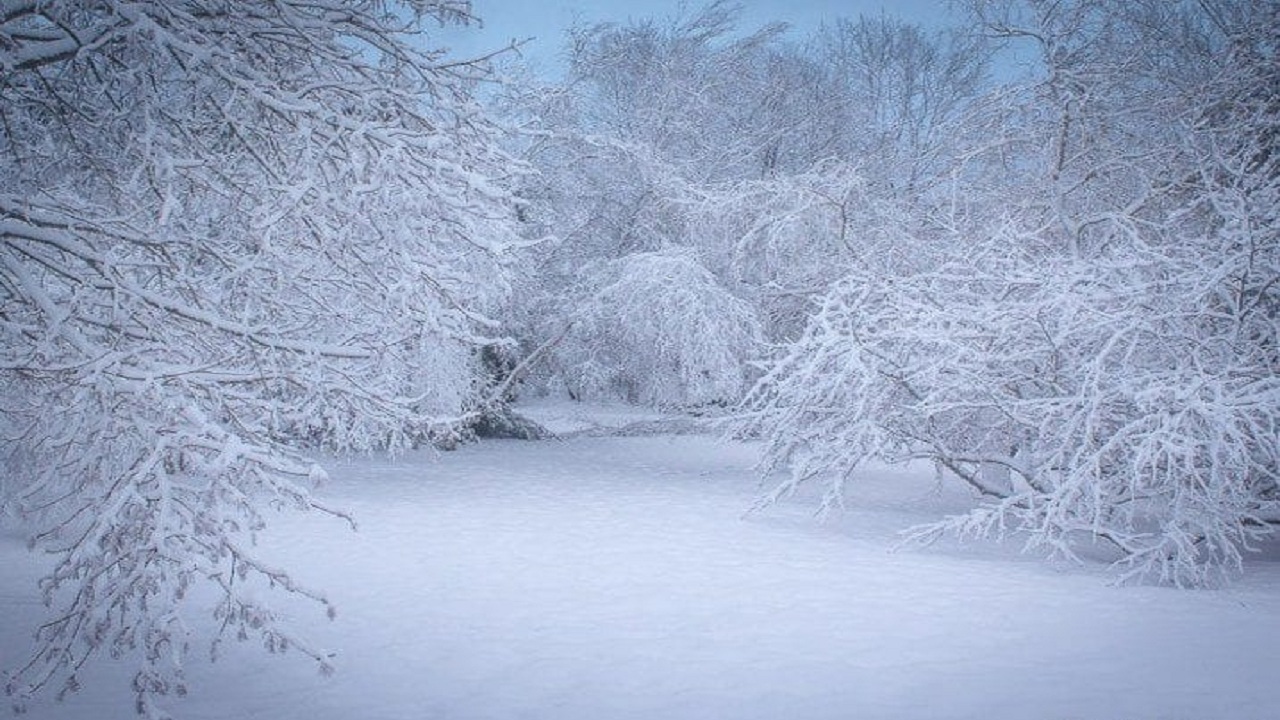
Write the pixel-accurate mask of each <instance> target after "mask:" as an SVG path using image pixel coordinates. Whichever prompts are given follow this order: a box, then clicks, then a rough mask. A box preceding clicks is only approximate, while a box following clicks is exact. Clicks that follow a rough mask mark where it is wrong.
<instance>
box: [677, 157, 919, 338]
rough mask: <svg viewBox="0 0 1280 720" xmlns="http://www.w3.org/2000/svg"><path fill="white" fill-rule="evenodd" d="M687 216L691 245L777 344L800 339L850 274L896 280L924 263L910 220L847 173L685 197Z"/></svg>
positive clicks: (835, 170) (832, 166) (827, 170)
mask: <svg viewBox="0 0 1280 720" xmlns="http://www.w3.org/2000/svg"><path fill="white" fill-rule="evenodd" d="M680 206H681V208H682V211H683V212H684V214H685V217H686V220H685V227H686V228H687V232H688V240H689V242H691V243H693V244H695V245H696V246H697V247H698V248H699V250H700V251H701V252H702V253H703V254H704V255H705V256H707V258H708V261H707V264H708V266H709V267H710V268H711V269H712V271H713V272H714V273H715V274H716V275H717V276H718V277H720V278H721V279H722V282H723V283H724V284H725V285H726V286H727V287H729V288H732V289H733V291H734V292H735V293H736V294H738V295H740V296H741V297H744V298H746V299H747V300H748V301H749V302H751V303H752V305H753V306H754V307H755V308H756V309H757V312H758V313H759V314H760V315H761V316H762V318H763V319H764V324H765V328H766V332H767V335H768V337H769V338H770V339H771V340H774V341H777V340H780V339H786V340H793V339H795V338H796V337H797V336H798V335H799V334H800V332H801V330H802V329H803V328H804V325H805V320H806V318H807V317H808V316H809V315H810V314H811V313H812V312H813V310H814V307H815V299H816V298H819V297H821V296H822V294H823V293H825V292H826V291H827V289H828V288H829V287H830V286H831V285H832V283H834V282H835V281H836V280H838V279H840V277H841V276H842V275H843V274H844V273H845V272H847V269H848V268H849V267H857V268H861V269H863V270H864V271H866V272H869V273H872V274H874V275H876V276H878V277H889V276H893V275H897V274H901V273H905V272H908V271H909V270H910V269H911V268H914V267H916V266H917V265H918V263H919V261H920V257H919V255H918V253H909V252H908V249H909V248H911V247H912V244H911V242H910V235H909V233H910V224H911V222H912V217H911V215H910V213H908V212H906V211H905V210H904V209H903V208H902V207H901V206H900V203H898V202H895V201H894V200H893V199H892V198H890V197H886V195H885V194H884V193H883V192H881V191H879V190H877V189H876V188H874V187H872V186H871V184H870V183H869V182H868V181H867V180H866V178H865V177H864V176H863V175H862V173H861V171H860V169H859V168H858V167H856V166H854V165H852V164H849V163H844V162H836V161H831V162H823V163H818V164H816V165H815V166H814V167H812V168H810V169H809V170H807V171H805V172H802V173H795V174H791V175H781V176H777V177H771V178H765V179H760V180H747V181H742V182H736V183H732V184H727V185H723V186H720V187H717V188H714V189H708V190H702V191H700V192H697V193H696V194H694V193H687V194H686V196H685V199H684V201H683V202H681V203H680Z"/></svg>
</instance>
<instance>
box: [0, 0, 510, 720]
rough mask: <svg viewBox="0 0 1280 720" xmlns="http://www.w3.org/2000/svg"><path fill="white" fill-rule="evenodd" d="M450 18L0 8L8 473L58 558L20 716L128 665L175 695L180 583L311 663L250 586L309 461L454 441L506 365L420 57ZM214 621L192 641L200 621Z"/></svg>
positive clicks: (459, 80)
mask: <svg viewBox="0 0 1280 720" xmlns="http://www.w3.org/2000/svg"><path fill="white" fill-rule="evenodd" d="M468 11H469V10H468V6H467V4H466V3H463V2H452V1H445V2H429V1H423V0H417V1H406V2H403V3H388V2H379V1H374V0H367V1H356V2H336V1H335V2H328V1H323V2H293V1H292V0H254V1H250V2H242V3H231V4H228V3H224V2H211V1H205V0H165V1H164V2H158V1H157V2H123V1H121V2H114V1H108V0H96V1H91V2H85V1H83V0H75V1H68V2H59V1H56V0H54V1H51V2H40V3H24V2H19V3H16V4H12V3H11V4H9V5H7V6H6V7H5V8H4V10H3V11H0V66H2V67H3V71H2V72H0V116H2V117H0V333H3V339H2V340H0V388H3V390H4V392H3V395H2V396H0V397H2V398H3V400H2V402H3V406H4V407H3V412H2V413H0V418H2V419H0V430H3V438H4V440H3V444H2V445H0V460H3V463H4V464H3V470H4V473H5V477H6V480H5V483H4V490H5V496H4V497H3V498H0V501H3V502H4V503H6V504H7V505H9V506H10V507H13V508H15V509H16V510H18V511H19V512H20V513H22V514H23V515H24V516H25V517H26V519H27V521H28V522H29V523H31V526H32V527H34V528H35V529H34V532H35V533H36V536H35V545H36V546H37V547H38V548H40V549H42V550H46V551H49V552H51V553H52V558H53V560H54V569H53V570H52V571H51V573H50V575H49V576H48V577H47V578H46V579H45V581H44V583H43V586H44V590H45V592H46V598H47V599H48V600H49V602H50V604H51V607H52V611H51V612H52V614H51V617H50V621H49V623H48V624H46V625H44V626H42V628H41V629H40V632H39V636H38V643H37V650H36V654H35V656H34V657H33V658H32V659H31V661H30V662H29V663H28V664H26V665H25V666H24V667H22V668H16V669H15V670H16V674H14V675H13V676H12V677H11V678H10V679H9V681H8V683H7V685H8V687H7V690H8V691H9V693H10V694H11V695H13V696H14V697H15V698H17V699H18V700H19V701H20V700H21V699H22V698H24V697H27V696H28V695H30V694H32V693H34V692H37V691H39V690H42V689H46V688H50V687H53V688H55V689H56V688H57V687H58V686H61V687H63V688H66V689H73V688H74V687H75V685H76V680H75V674H76V671H77V670H78V668H80V667H81V666H82V665H83V664H84V663H85V662H87V661H89V660H90V659H91V658H92V657H93V656H95V655H98V654H101V653H108V654H112V655H129V656H130V657H135V658H138V659H139V661H140V662H141V668H140V670H139V673H138V675H137V678H136V680H135V690H136V691H137V695H138V702H139V708H140V710H142V711H144V712H146V713H148V714H160V713H162V711H161V710H160V709H159V708H158V706H157V705H156V704H155V699H156V697H157V696H159V695H165V694H168V693H172V692H180V691H181V667H182V661H183V657H184V655H185V651H186V648H187V645H188V643H190V642H191V641H193V640H194V639H195V637H194V635H193V634H192V633H191V632H189V631H188V629H187V625H186V623H187V620H188V618H190V617H191V616H192V615H191V611H192V610H195V611H196V612H202V611H203V610H204V609H202V608H198V607H197V608H187V607H186V605H185V603H187V602H190V598H191V594H189V593H188V588H190V587H196V586H200V587H204V588H213V589H215V590H216V591H217V594H218V596H219V597H220V600H218V601H217V604H216V606H215V607H214V608H213V614H214V616H215V618H217V620H218V622H219V623H220V624H221V626H222V628H223V632H226V633H237V634H243V635H245V636H248V635H257V636H258V637H260V638H261V639H262V641H263V642H264V643H265V644H266V646H267V647H268V648H270V649H273V650H279V649H284V648H286V647H294V648H298V649H301V650H302V652H304V653H305V654H308V655H310V656H312V657H313V658H314V659H315V660H316V661H317V662H318V663H319V664H320V666H321V668H322V669H324V668H327V667H328V661H327V656H326V655H325V654H324V653H323V652H321V651H319V650H314V649H310V648H308V647H307V646H306V645H305V643H302V642H300V641H299V639H297V638H292V637H290V636H289V634H288V632H287V629H286V628H284V627H282V626H281V625H279V624H278V623H277V622H276V621H275V618H274V616H273V615H272V612H271V610H270V608H268V607H266V606H265V605H262V604H260V603H257V602H255V601H252V600H250V599H249V598H250V597H251V596H250V595H248V594H245V593H242V592H241V590H242V589H243V588H244V587H247V586H250V585H253V584H255V583H256V584H267V585H271V586H281V587H283V588H284V589H286V590H289V591H293V592H297V593H301V594H302V595H304V596H308V597H312V598H314V599H316V600H317V601H319V602H321V603H323V604H327V603H326V601H325V600H324V597H323V595H321V594H319V593H316V592H313V591H310V590H307V589H306V588H305V587H303V586H301V585H299V584H298V583H296V582H295V581H294V580H293V579H292V578H290V577H289V575H288V574H287V573H285V572H284V571H282V570H280V569H277V568H273V567H271V566H269V565H266V564H264V563H263V562H262V561H261V560H260V559H259V558H257V557H256V556H255V555H254V552H255V551H254V549H253V537H254V533H255V532H257V531H258V530H259V529H261V528H262V527H263V522H264V511H265V510H266V509H268V508H271V509H275V508H304V509H305V508H314V507H318V506H317V504H316V501H315V500H313V499H312V498H311V497H310V496H309V495H308V492H307V490H308V487H309V486H310V485H311V484H312V482H313V481H314V480H315V479H316V478H318V477H320V476H321V474H322V473H320V471H319V469H318V468H317V467H316V466H315V465H314V464H313V463H312V462H311V461H310V460H308V459H307V458H306V457H304V456H303V455H302V454H300V453H301V452H302V451H303V450H306V449H328V450H338V451H344V450H363V449H371V448H383V447H392V448H394V447H398V446H404V445H406V444H409V443H414V442H419V441H423V440H426V441H434V440H441V439H445V440H447V439H448V438H450V437H452V436H454V435H456V434H457V433H458V431H459V429H460V428H459V425H460V424H462V423H463V422H465V421H466V418H467V417H468V414H467V413H468V409H469V408H470V407H472V406H474V404H475V402H476V400H477V396H478V394H479V393H480V389H481V388H482V387H483V386H484V382H483V378H482V377H481V373H482V371H481V367H480V362H479V360H478V356H479V354H480V350H481V348H484V347H487V346H490V345H494V344H497V343H500V342H502V339H501V338H500V337H498V336H497V328H496V322H495V321H494V320H492V319H491V318H490V315H491V314H493V313H496V312H497V310H498V309H499V308H501V307H502V305H503V303H504V302H505V300H506V295H507V292H508V288H507V283H506V280H505V278H506V277H507V268H506V264H505V260H504V252H505V250H504V248H505V246H506V244H507V242H508V241H509V240H512V239H514V237H515V235H514V230H513V227H512V225H513V221H512V219H511V216H512V212H511V208H512V203H511V201H510V198H509V197H508V194H507V192H506V190H505V189H504V187H505V185H504V183H505V178H508V177H510V176H511V175H512V174H513V173H519V172H520V166H519V165H518V164H517V163H513V162H512V161H511V159H510V158H509V157H507V156H506V155H505V154H504V153H503V152H502V151H501V150H500V149H499V145H500V143H499V140H500V136H499V132H498V130H497V129H496V128H495V127H494V125H493V124H491V123H490V122H489V121H488V120H487V119H486V118H485V116H483V115H482V114H480V112H479V111H478V109H477V107H476V106H475V104H474V103H473V102H472V100H471V99H470V97H469V88H471V87H473V85H474V83H475V82H477V81H482V80H483V79H484V77H485V74H486V68H485V66H484V65H483V64H479V63H460V64H459V63H453V64H451V63H447V62H444V61H443V59H442V58H441V57H440V56H439V55H438V54H436V53H432V52H425V51H422V50H418V49H417V48H419V47H421V46H422V45H423V41H422V39H421V38H419V37H417V36H418V35H419V34H420V32H421V28H422V27H423V23H424V22H425V21H428V20H433V19H439V20H442V21H443V20H465V19H466V18H467V17H468ZM206 622H207V621H206Z"/></svg>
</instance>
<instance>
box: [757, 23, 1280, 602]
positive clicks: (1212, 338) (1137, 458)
mask: <svg viewBox="0 0 1280 720" xmlns="http://www.w3.org/2000/svg"><path fill="white" fill-rule="evenodd" d="M1029 5H1030V6H1031V10H1032V12H1031V13H1030V15H1031V17H1030V19H1031V20H1039V21H1040V24H1039V26H1038V28H1037V29H1036V31H1035V32H1032V31H1024V32H1022V33H1020V34H1021V35H1023V36H1026V35H1031V36H1034V37H1036V38H1037V40H1038V41H1040V42H1043V43H1044V44H1045V46H1046V47H1045V50H1046V52H1047V53H1048V54H1049V57H1047V59H1046V65H1047V66H1048V67H1049V68H1051V69H1053V70H1054V72H1053V73H1051V74H1050V77H1049V79H1048V80H1047V81H1046V83H1045V84H1044V85H1042V86H1041V87H1040V88H1038V89H1037V90H1036V91H1035V92H1033V93H1030V94H1029V95H1028V96H1027V97H1030V98H1033V99H1034V100H1035V101H1036V103H1037V106H1036V107H1035V108H1029V109H1026V110H1025V115H1024V116H1025V117H1030V116H1034V115H1038V116H1040V117H1042V118H1043V117H1048V118H1049V120H1050V122H1048V123H1043V124H1038V125H1033V127H1037V128H1041V129H1042V131H1044V132H1045V134H1046V135H1047V138H1046V142H1045V143H1044V148H1045V152H1044V156H1043V158H1042V160H1035V158H1034V156H1029V157H1027V161H1028V162H1027V163H1026V165H1025V168H1020V169H1019V172H1018V173H1016V174H1015V176H1014V177H1015V178H1016V179H1014V180H1013V181H1012V182H1013V183H1016V184H1017V186H1019V187H1023V188H1026V194H1025V195H1024V196H1023V197H1022V199H1021V200H1020V201H1019V202H1016V203H1007V204H1006V205H1005V206H1004V207H1001V208H995V209H983V208H979V209H977V210H972V211H971V213H970V216H969V218H968V221H967V223H965V224H963V229H961V226H956V227H954V228H952V229H951V234H950V237H949V240H950V242H949V243H946V244H944V245H940V243H939V237H938V236H936V235H935V236H920V237H918V238H916V239H915V240H914V241H912V242H913V244H912V247H910V248H909V249H908V252H912V251H918V252H920V253H921V254H925V255H932V258H933V259H932V260H931V261H930V262H928V263H926V264H925V265H923V266H922V267H921V268H919V269H918V270H916V271H914V272H910V273H907V274H905V275H900V276H895V275H885V274H881V273H875V272H867V271H865V270H863V269H861V268H858V269H854V270H853V271H851V272H850V273H849V274H848V275H847V276H846V277H845V278H844V279H843V280H842V281H841V282H840V283H839V284H838V285H837V286H836V287H834V288H833V289H832V290H831V291H830V292H829V293H827V294H826V295H825V297H824V299H823V302H822V303H821V306H820V309H819V311H818V312H817V313H816V314H815V315H814V317H813V318H812V319H811V320H810V322H809V324H808V326H807V329H806V330H805V332H804V334H803V336H802V337H801V338H800V339H799V340H797V341H796V342H795V343H793V344H792V345H791V346H789V347H788V348H787V349H786V351H785V353H784V354H783V355H782V356H781V357H780V358H779V359H778V360H777V362H776V363H774V364H773V365H772V366H771V368H770V369H769V371H768V373H767V375H766V376H765V377H764V379H763V380H762V381H761V382H760V383H759V384H758V385H757V386H756V388H755V389H754V390H753V392H752V394H751V396H750V399H749V401H748V406H749V407H750V408H751V409H752V410H753V411H754V413H755V414H754V416H753V420H752V421H751V422H750V423H749V428H750V430H752V431H754V432H759V433H761V434H763V435H764V436H765V437H766V439H767V441H768V464H769V467H770V468H771V469H780V468H783V467H787V468H789V469H790V478H789V479H788V480H787V481H786V482H784V483H783V484H782V485H780V486H779V487H778V488H777V489H776V493H775V496H777V495H781V494H785V493H787V492H788V491H789V490H791V489H793V488H794V487H795V486H796V484H798V483H802V482H805V481H808V480H810V479H820V480H823V481H825V482H827V483H828V484H827V488H828V492H827V495H826V498H827V500H826V506H827V507H830V506H832V505H835V504H838V503H839V502H840V498H841V496H842V493H843V489H844V485H845V483H846V482H847V481H848V480H849V478H850V477H851V476H852V475H853V474H854V473H855V471H857V470H858V469H859V468H860V467H861V466H862V464H863V463H864V462H865V461H866V460H868V459H871V458H876V459H880V460H888V461H891V462H893V461H906V460H912V459H928V460H932V461H934V462H936V463H938V464H939V465H941V466H943V467H944V468H946V469H947V470H948V471H949V473H950V474H952V475H954V476H958V477H960V478H962V479H963V480H965V481H967V482H968V483H969V484H970V485H971V486H972V487H973V488H974V489H975V490H976V491H977V492H978V493H979V495H980V496H981V497H984V498H986V499H985V501H984V502H982V503H981V504H980V505H979V506H978V507H977V508H976V509H975V510H974V511H972V512H971V513H968V514H965V515H962V516H959V517H955V518H950V519H947V520H944V521H942V522H939V523H937V524H934V525H930V526H927V527H923V528H920V529H919V531H918V533H917V535H916V536H917V537H919V538H925V539H927V538H928V537H931V536H933V535H935V534H936V533H939V532H945V531H956V532H959V533H961V534H966V533H974V534H996V535H1003V534H1004V533H1006V532H1010V531H1022V532H1025V533H1026V534H1027V537H1028V539H1029V543H1030V544H1031V545H1046V546H1048V547H1050V548H1052V549H1053V550H1055V551H1057V552H1059V553H1062V554H1065V555H1068V556H1070V555H1072V553H1073V547H1074V544H1075V542H1076V541H1078V540H1088V539H1090V538H1100V539H1104V540H1105V541H1108V542H1109V543H1110V544H1112V545H1113V546H1114V547H1115V548H1116V549H1117V551H1118V553H1119V554H1118V560H1117V567H1118V570H1119V572H1120V574H1121V577H1123V578H1149V579H1155V580H1158V581H1163V582H1170V583H1175V584H1179V585H1201V584H1205V583H1208V582H1212V581H1214V580H1215V579H1216V578H1218V577H1220V576H1221V575H1222V573H1224V572H1226V571H1229V570H1231V569H1234V568H1238V567H1239V565H1240V562H1241V552H1242V551H1244V550H1247V549H1248V548H1250V547H1252V546H1253V542H1254V541H1255V540H1257V539H1258V538H1260V537H1263V536H1266V535H1269V534H1271V533H1272V532H1273V531H1274V529H1275V527H1276V525H1277V523H1280V474H1278V470H1277V469H1278V468H1280V434H1278V433H1277V430H1278V429H1280V381H1278V380H1277V378H1280V352H1278V349H1280V342H1278V339H1280V329H1278V321H1277V317H1280V313H1278V311H1280V222H1277V221H1278V220H1280V215H1278V213H1280V164H1278V163H1280V157H1277V155H1276V153H1275V152H1274V138H1275V137H1276V131H1277V127H1280V94H1278V93H1277V87H1280V85H1278V84H1277V83H1276V70H1275V68H1276V67H1277V63H1276V62H1275V60H1276V58H1275V52H1276V43H1275V35H1274V30H1273V28H1274V27H1276V24H1275V20H1276V19H1277V18H1276V10H1275V9H1274V7H1272V8H1271V9H1270V10H1265V11H1264V10H1257V11H1256V12H1254V11H1251V10H1250V8H1249V6H1248V5H1240V6H1231V7H1230V8H1229V9H1230V10H1232V11H1237V12H1238V13H1239V14H1238V15H1236V16H1234V17H1230V18H1228V17H1226V16H1225V15H1224V16H1217V17H1209V18H1205V17H1204V16H1202V15H1201V14H1200V12H1199V9H1197V8H1193V7H1189V6H1188V7H1181V8H1179V9H1178V12H1176V13H1174V14H1173V16H1172V17H1164V16H1163V15H1162V16H1161V17H1159V18H1153V16H1151V15H1142V14H1135V15H1126V14H1124V13H1121V12H1120V11H1118V10H1116V9H1115V8H1108V7H1106V6H1105V4H1095V3H1087V2H1082V3H1079V4H1074V5H1071V4H1059V3H1055V4H1053V5H1052V6H1050V5H1042V4H1037V3H1029ZM1227 7H1228V6H1224V8H1227ZM1148 10H1151V9H1150V8H1148ZM1166 10H1167V9H1166V8H1158V9H1156V10H1155V12H1157V14H1160V13H1164V12H1166ZM1036 12H1040V13H1041V14H1039V15H1036ZM1026 19H1027V18H1024V20H1026ZM1153 19H1157V20H1160V21H1161V22H1153ZM1170 28H1172V29H1170ZM1261 28H1272V30H1262V29H1261ZM1005 31H1006V32H1010V33H1012V32H1013V31H1012V30H1009V29H1008V28H1005ZM1099 37H1106V38H1109V39H1110V40H1111V42H1109V43H1108V44H1107V46H1108V47H1110V48H1112V50H1113V51H1114V52H1115V55H1114V56H1108V55H1107V54H1106V53H1097V52H1095V53H1076V52H1072V51H1069V50H1068V48H1080V47H1089V48H1094V49H1095V50H1096V48H1097V47H1098V46H1097V45H1096V44H1095V43H1093V42H1091V40H1097V39H1098V38H1099ZM1188 38H1192V39H1194V38H1200V39H1201V40H1200V42H1199V43H1196V42H1192V40H1191V39H1188ZM1138 50H1146V52H1145V53H1140V52H1137V51H1138ZM1170 57H1176V58H1179V59H1180V62H1171V61H1170ZM1171 71H1176V74H1173V73H1172V72H1171ZM1157 119H1162V120H1163V121H1164V122H1160V123H1158V124H1157V123H1156V121H1157ZM1148 148H1149V149H1148ZM1037 173H1044V175H1043V176H1041V177H1040V178H1039V179H1038V178H1037V177H1036V174H1037ZM1012 191H1013V188H1012V187H1010V188H1009V192H1007V193H1006V194H1005V198H1010V197H1014V195H1013V193H1012ZM984 192H985V191H984ZM979 199H981V198H979ZM943 239H944V240H945V239H947V238H946V236H945V235H944V237H943Z"/></svg>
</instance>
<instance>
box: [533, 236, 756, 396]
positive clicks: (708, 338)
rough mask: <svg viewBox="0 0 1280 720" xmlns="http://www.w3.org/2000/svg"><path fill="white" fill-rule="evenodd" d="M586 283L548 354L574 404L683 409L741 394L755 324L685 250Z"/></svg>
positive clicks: (637, 258)
mask: <svg viewBox="0 0 1280 720" xmlns="http://www.w3.org/2000/svg"><path fill="white" fill-rule="evenodd" d="M588 277H589V278H590V280H589V281H588V282H587V283H585V286H584V287H582V288H579V290H578V293H577V296H576V298H575V301H574V302H573V303H572V307H573V310H572V311H571V312H570V313H569V315H568V318H567V322H568V323H569V330H568V334H567V336H566V338H565V340H564V342H562V343H561V344H560V345H559V347H558V348H557V352H556V364H557V368H556V369H557V370H558V374H559V377H560V378H561V379H562V380H563V382H564V383H565V384H566V386H567V388H568V390H569V392H570V393H571V394H572V395H573V396H574V397H576V398H606V399H622V400H626V401H628V402H632V403H638V404H644V405H653V406H662V407H683V408H688V407H697V406H703V405H711V404H719V405H725V404H729V403H732V402H734V401H736V400H737V399H738V398H739V397H741V394H742V391H743V389H744V388H745V386H746V385H747V383H748V382H749V381H750V379H751V376H750V366H749V364H748V361H749V360H750V359H751V358H753V357H754V356H755V355H756V354H757V353H758V352H759V344H760V324H759V321H758V320H757V319H756V315H755V312H754V310H753V309H752V307H751V306H750V305H749V304H748V303H746V302H744V301H742V300H739V299H738V298H736V297H734V296H733V295H731V294H729V293H728V292H727V291H726V290H724V289H723V288H722V287H721V286H720V284H719V283H718V281H717V280H716V278H715V276H714V275H712V274H711V273H710V272H709V271H707V270H706V268H704V267H703V266H702V265H701V263H699V262H698V259H697V257H696V256H695V255H694V253H693V252H692V251H691V250H688V249H682V248H668V249H665V250H659V251H655V252H648V253H638V254H634V255H630V256H628V257H626V258H623V259H621V260H615V261H613V262H611V263H609V264H608V265H607V267H605V268H602V269H600V270H599V271H597V272H593V273H590V274H589V275H588Z"/></svg>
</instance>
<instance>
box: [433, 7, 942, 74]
mask: <svg viewBox="0 0 1280 720" xmlns="http://www.w3.org/2000/svg"><path fill="white" fill-rule="evenodd" d="M708 2H709V0H708ZM706 4H707V2H698V1H696V0H692V1H691V0H630V1H629V0H547V1H545V2H538V1H535V0H473V2H472V9H473V10H474V12H475V14H476V16H477V17H479V18H480V19H481V20H482V21H483V22H484V27H483V28H469V29H446V31H445V38H446V41H447V43H448V44H449V45H450V46H451V47H452V48H453V49H454V50H455V51H456V52H458V53H459V54H463V55H471V54H478V53H483V52H487V51H491V50H493V49H495V48H498V47H501V46H503V45H505V44H507V43H508V42H510V41H511V40H528V39H531V40H530V41H529V42H528V43H527V44H526V45H524V46H523V48H522V52H523V53H524V55H525V57H526V58H528V59H529V60H530V61H531V62H532V63H533V65H534V67H535V68H537V69H538V70H542V71H547V70H551V69H553V68H556V67H557V66H558V64H559V58H560V56H561V49H562V48H561V46H562V44H563V42H564V32H565V30H566V29H568V28H569V27H570V26H571V25H573V24H574V23H583V24H592V23H598V22H627V21H628V20H639V19H642V18H667V17H672V16H676V15H679V14H681V13H682V12H685V13H688V12H695V11H697V10H698V9H699V8H701V7H703V6H704V5H706ZM740 4H741V5H742V8H743V26H744V27H746V28H751V27H755V26H759V25H764V24H766V23H769V22H775V21H782V22H786V23H788V24H790V25H792V26H793V28H794V29H795V30H798V31H799V32H800V33H806V32H808V31H810V30H812V29H814V28H816V27H818V26H819V25H820V24H822V23H823V22H829V21H830V20H832V19H834V18H837V17H857V16H858V15H862V14H878V13H881V12H884V13H888V14H890V15H897V16H899V17H901V18H903V19H906V20H910V21H912V22H918V23H921V24H924V25H938V24H942V23H945V22H947V21H948V20H950V19H952V18H953V16H954V12H953V11H952V10H951V8H950V5H951V3H949V2H947V0H897V1H896V2H885V1H883V0H746V1H744V2H742V3H740Z"/></svg>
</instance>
